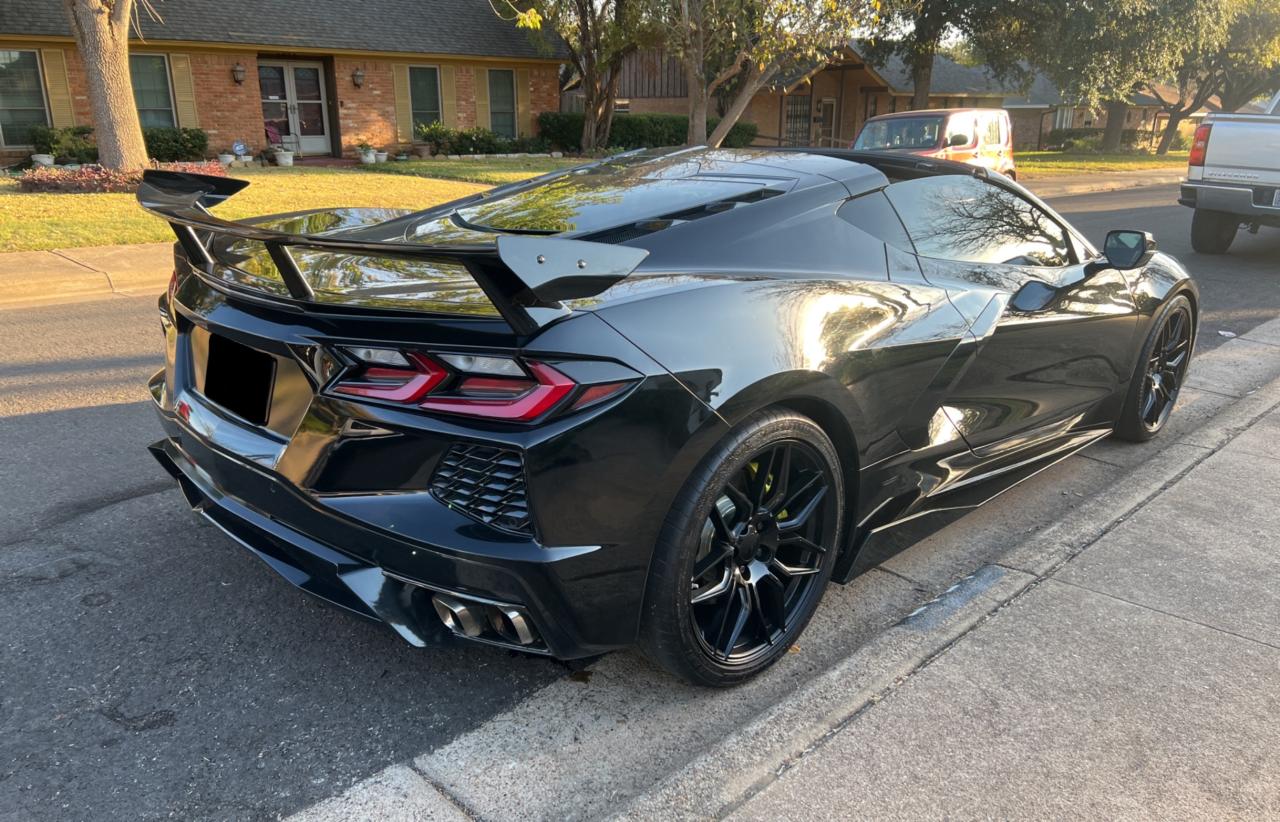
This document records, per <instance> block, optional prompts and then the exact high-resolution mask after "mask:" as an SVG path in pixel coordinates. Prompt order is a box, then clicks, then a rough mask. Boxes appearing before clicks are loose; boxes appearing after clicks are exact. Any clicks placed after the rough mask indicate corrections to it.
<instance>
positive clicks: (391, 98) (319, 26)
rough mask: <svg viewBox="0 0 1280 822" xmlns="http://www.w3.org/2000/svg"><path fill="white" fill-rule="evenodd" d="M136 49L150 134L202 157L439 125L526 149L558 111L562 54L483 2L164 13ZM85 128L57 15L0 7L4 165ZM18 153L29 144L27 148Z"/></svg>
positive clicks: (403, 138)
mask: <svg viewBox="0 0 1280 822" xmlns="http://www.w3.org/2000/svg"><path fill="white" fill-rule="evenodd" d="M157 7H158V8H159V10H160V13H161V14H162V15H163V17H164V21H163V22H156V21H151V20H148V19H146V15H145V14H144V15H143V21H142V37H141V38H137V39H135V40H134V41H133V42H132V44H131V46H130V72H131V75H132V80H133V88H134V99H135V101H136V103H137V105H138V111H139V115H140V117H141V120H142V124H143V125H144V126H181V127H195V128H201V129H203V130H204V131H205V132H207V133H208V135H209V150H210V152H211V153H214V152H222V151H227V150H228V149H229V148H230V146H231V145H232V143H233V142H235V141H237V140H239V141H242V142H244V143H245V145H246V146H248V147H249V149H250V150H253V151H257V150H259V149H262V148H264V147H265V146H266V143H267V141H266V133H267V129H268V127H271V128H272V129H274V132H275V133H279V134H280V135H281V142H282V143H283V144H284V145H285V146H286V147H287V148H292V149H294V150H295V151H299V152H300V153H302V154H304V155H331V156H341V155H343V154H351V153H352V152H353V148H354V145H355V144H356V143H357V142H360V141H361V140H367V141H368V142H369V143H371V144H373V145H374V146H377V147H379V148H383V147H387V148H390V147H401V146H407V145H409V144H411V143H412V142H413V137H414V129H415V125H416V124H418V123H423V122H431V121H433V120H439V121H441V122H443V123H444V124H445V125H448V126H452V127H456V128H470V127H472V126H477V125H479V126H485V127H487V128H491V129H493V130H494V131H496V132H498V133H499V134H503V135H504V136H510V137H516V136H529V135H532V134H533V133H534V132H535V130H536V127H537V126H536V118H537V115H538V114H539V113H540V112H543V111H547V110H557V109H558V108H559V66H560V63H561V62H562V59H563V55H562V54H561V53H560V52H559V51H558V49H557V48H556V47H553V46H548V45H545V44H541V43H535V42H534V41H533V40H532V39H531V38H530V36H529V35H528V34H526V33H525V32H523V31H519V30H517V29H516V28H515V26H514V25H513V24H512V23H510V22H506V21H503V20H500V19H499V18H498V17H497V16H496V15H495V14H494V12H493V9H492V7H491V6H490V5H489V3H488V0H430V2H415V0H372V1H371V2H367V3H350V2H339V0H307V2H301V0H285V1H283V2H276V3H271V4H260V3H254V2H248V1H247V0H220V2H217V3H213V2H173V3H159V4H157ZM35 124H39V125H52V126H55V127H62V126H72V125H92V124H93V121H92V116H91V114H90V108H89V100H88V95H87V91H86V83H85V75H84V68H83V64H82V62H81V59H80V55H79V54H78V52H77V51H76V48H75V44H74V42H73V41H72V38H71V36H70V27H69V24H68V21H67V19H66V16H65V13H64V12H63V10H62V8H61V3H54V2H45V3H31V2H28V0H0V162H4V161H5V160H6V159H7V160H8V161H10V162H12V161H13V160H14V159H20V158H21V157H23V156H25V155H27V154H30V153H31V149H30V145H29V142H30V140H29V137H28V136H27V134H28V129H29V127H30V126H31V125H35ZM24 140H25V142H24Z"/></svg>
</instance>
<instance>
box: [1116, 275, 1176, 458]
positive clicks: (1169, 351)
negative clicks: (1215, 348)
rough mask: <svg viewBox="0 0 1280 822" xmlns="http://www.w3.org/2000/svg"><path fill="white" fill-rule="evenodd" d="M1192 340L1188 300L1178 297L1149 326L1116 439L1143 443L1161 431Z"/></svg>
mask: <svg viewBox="0 0 1280 822" xmlns="http://www.w3.org/2000/svg"><path fill="white" fill-rule="evenodd" d="M1194 340H1195V315H1194V313H1193V309H1192V307H1191V301H1190V300H1188V299H1187V298H1186V297H1184V296H1182V295H1181V294H1179V295H1178V296H1176V297H1174V298H1173V299H1172V300H1170V301H1169V302H1168V303H1167V304H1166V305H1165V306H1164V308H1163V309H1162V310H1161V312H1160V314H1159V315H1158V316H1157V317H1156V320H1155V322H1153V323H1152V324H1151V332H1150V333H1149V334H1148V335H1147V339H1146V342H1144V343H1143V346H1142V359H1141V360H1140V361H1139V363H1138V368H1137V370H1136V371H1135V372H1134V374H1133V378H1132V379H1131V380H1130V382H1129V389H1128V392H1127V394H1126V395H1125V403H1124V409H1123V410H1122V411H1121V412H1120V420H1119V422H1118V423H1117V424H1116V430H1115V436H1116V438H1117V439H1122V440H1128V441H1129V442H1146V441H1147V440H1149V439H1151V438H1152V437H1154V436H1155V435H1156V434H1158V433H1160V431H1161V429H1163V428H1164V426H1165V423H1167V422H1168V421H1169V415H1170V414H1171V413H1173V407H1174V405H1176V404H1177V402H1178V393H1179V392H1180V391H1181V390H1182V381H1183V380H1184V379H1186V376H1187V366H1189V365H1190V364H1191V346H1192V343H1193V342H1194Z"/></svg>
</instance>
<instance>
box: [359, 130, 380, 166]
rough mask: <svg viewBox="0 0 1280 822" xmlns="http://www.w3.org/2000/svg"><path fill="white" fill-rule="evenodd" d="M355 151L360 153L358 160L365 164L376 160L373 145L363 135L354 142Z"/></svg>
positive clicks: (376, 155)
mask: <svg viewBox="0 0 1280 822" xmlns="http://www.w3.org/2000/svg"><path fill="white" fill-rule="evenodd" d="M356 153H357V154H359V155H360V162H362V163H365V164H366V165H369V164H372V163H376V162H378V153H377V152H376V151H375V150H374V148H373V145H372V144H371V143H370V142H369V141H368V140H366V139H364V138H363V137H361V138H360V139H359V140H358V141H357V142H356Z"/></svg>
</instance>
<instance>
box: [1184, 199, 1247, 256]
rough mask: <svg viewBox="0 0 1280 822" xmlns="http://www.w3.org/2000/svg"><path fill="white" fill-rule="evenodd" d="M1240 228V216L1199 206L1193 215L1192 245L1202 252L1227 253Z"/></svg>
mask: <svg viewBox="0 0 1280 822" xmlns="http://www.w3.org/2000/svg"><path fill="white" fill-rule="evenodd" d="M1239 230H1240V218H1239V217H1237V216H1235V215H1234V214H1227V213H1225V212H1222V211H1205V210H1204V209H1199V208H1197V209H1196V210H1195V212H1194V213H1192V215H1191V247H1192V248H1194V249H1195V250H1196V251H1198V252H1199V253H1201V254H1226V253H1227V249H1228V248H1230V247H1231V242H1232V241H1233V240H1235V238H1236V232H1237V231H1239Z"/></svg>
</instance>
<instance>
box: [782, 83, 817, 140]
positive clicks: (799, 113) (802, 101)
mask: <svg viewBox="0 0 1280 822" xmlns="http://www.w3.org/2000/svg"><path fill="white" fill-rule="evenodd" d="M785 99H786V101H787V104H786V112H787V116H786V121H785V123H784V125H783V132H782V135H783V138H784V140H785V143H784V144H785V145H789V146H807V145H809V128H810V126H811V125H812V124H813V119H812V114H810V108H809V106H810V103H809V95H808V94H788V95H787V96H786V98H785Z"/></svg>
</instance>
